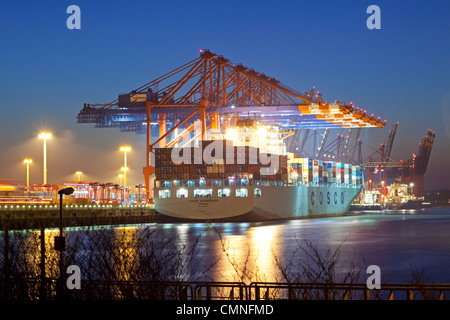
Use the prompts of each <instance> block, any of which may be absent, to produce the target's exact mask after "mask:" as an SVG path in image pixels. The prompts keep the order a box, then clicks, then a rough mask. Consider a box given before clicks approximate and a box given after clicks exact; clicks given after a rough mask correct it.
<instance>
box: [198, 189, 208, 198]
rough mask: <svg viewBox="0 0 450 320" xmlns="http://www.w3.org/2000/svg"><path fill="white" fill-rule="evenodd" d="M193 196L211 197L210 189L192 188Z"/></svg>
mask: <svg viewBox="0 0 450 320" xmlns="http://www.w3.org/2000/svg"><path fill="white" fill-rule="evenodd" d="M194 197H196V198H197V197H212V189H194Z"/></svg>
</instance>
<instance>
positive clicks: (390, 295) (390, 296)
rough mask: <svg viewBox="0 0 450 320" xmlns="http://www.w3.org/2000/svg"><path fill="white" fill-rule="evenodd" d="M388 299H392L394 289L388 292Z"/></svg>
mask: <svg viewBox="0 0 450 320" xmlns="http://www.w3.org/2000/svg"><path fill="white" fill-rule="evenodd" d="M388 300H394V290H391V291H390V292H389V296H388Z"/></svg>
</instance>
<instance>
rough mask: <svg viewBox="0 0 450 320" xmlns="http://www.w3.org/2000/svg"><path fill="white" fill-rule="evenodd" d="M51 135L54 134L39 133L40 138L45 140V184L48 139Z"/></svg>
mask: <svg viewBox="0 0 450 320" xmlns="http://www.w3.org/2000/svg"><path fill="white" fill-rule="evenodd" d="M51 137H52V134H51V133H48V132H43V133H41V134H39V139H43V140H44V184H47V140H48V139H50V138H51Z"/></svg>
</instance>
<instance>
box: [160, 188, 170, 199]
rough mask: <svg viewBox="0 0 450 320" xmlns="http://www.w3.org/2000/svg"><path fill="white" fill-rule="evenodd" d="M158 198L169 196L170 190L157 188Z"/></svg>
mask: <svg viewBox="0 0 450 320" xmlns="http://www.w3.org/2000/svg"><path fill="white" fill-rule="evenodd" d="M159 198H160V199H166V198H170V190H167V189H164V190H159Z"/></svg>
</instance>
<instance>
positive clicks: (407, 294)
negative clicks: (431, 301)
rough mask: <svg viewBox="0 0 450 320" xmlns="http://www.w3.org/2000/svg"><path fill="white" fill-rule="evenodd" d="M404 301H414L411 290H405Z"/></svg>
mask: <svg viewBox="0 0 450 320" xmlns="http://www.w3.org/2000/svg"><path fill="white" fill-rule="evenodd" d="M406 300H414V299H413V290H411V289H408V290H406Z"/></svg>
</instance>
